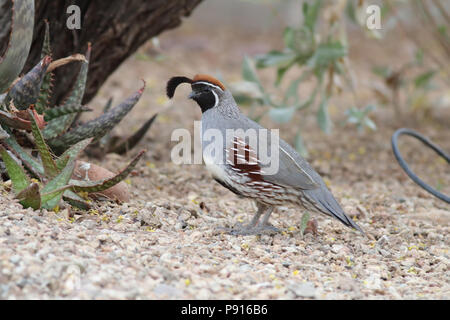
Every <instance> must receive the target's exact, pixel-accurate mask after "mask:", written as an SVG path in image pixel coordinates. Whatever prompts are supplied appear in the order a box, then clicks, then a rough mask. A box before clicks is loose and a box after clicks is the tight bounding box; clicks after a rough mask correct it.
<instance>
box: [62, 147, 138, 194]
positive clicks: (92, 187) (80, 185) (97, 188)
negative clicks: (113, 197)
mask: <svg viewBox="0 0 450 320" xmlns="http://www.w3.org/2000/svg"><path fill="white" fill-rule="evenodd" d="M144 153H145V150H142V151H141V152H139V154H138V155H137V156H136V157H135V158H134V159H133V160H132V161H131V162H130V163H129V164H128V166H126V167H125V168H124V169H123V170H122V171H121V172H119V173H118V174H116V175H115V176H113V177H111V178H107V179H103V180H99V181H79V180H73V179H72V180H70V184H71V185H72V190H73V191H75V192H80V191H84V192H88V193H92V192H101V191H104V190H106V189H109V188H111V187H113V186H115V185H116V184H118V183H119V182H120V181H122V180H123V179H125V178H126V177H127V176H128V175H129V174H130V172H131V171H132V170H133V169H134V167H135V166H136V164H137V162H138V161H139V159H140V158H141V157H142V156H143V155H144Z"/></svg>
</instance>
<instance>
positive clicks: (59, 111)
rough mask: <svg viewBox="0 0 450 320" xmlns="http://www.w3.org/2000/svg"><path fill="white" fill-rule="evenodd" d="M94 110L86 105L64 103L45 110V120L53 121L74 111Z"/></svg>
mask: <svg viewBox="0 0 450 320" xmlns="http://www.w3.org/2000/svg"><path fill="white" fill-rule="evenodd" d="M86 111H92V109H90V108H88V107H86V106H74V105H62V106H60V107H55V108H50V109H46V110H44V120H45V121H51V120H53V119H56V118H58V117H62V116H65V115H68V114H72V113H79V112H86Z"/></svg>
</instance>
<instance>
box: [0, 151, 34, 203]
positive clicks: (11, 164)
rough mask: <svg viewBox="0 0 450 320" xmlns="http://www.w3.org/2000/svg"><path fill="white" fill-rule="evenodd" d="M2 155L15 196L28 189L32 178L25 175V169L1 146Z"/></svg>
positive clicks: (0, 152)
mask: <svg viewBox="0 0 450 320" xmlns="http://www.w3.org/2000/svg"><path fill="white" fill-rule="evenodd" d="M0 154H1V155H2V159H3V163H4V164H5V167H6V171H7V172H8V175H9V178H10V179H11V182H12V186H13V190H14V193H15V194H18V193H19V192H20V191H22V190H23V189H25V188H26V187H28V186H29V185H30V183H31V180H30V178H29V177H28V176H27V174H26V173H25V170H24V169H23V167H22V166H21V165H20V164H19V163H17V161H16V159H14V158H13V157H12V156H11V155H10V154H9V152H8V151H7V150H6V149H5V148H4V147H3V146H1V145H0Z"/></svg>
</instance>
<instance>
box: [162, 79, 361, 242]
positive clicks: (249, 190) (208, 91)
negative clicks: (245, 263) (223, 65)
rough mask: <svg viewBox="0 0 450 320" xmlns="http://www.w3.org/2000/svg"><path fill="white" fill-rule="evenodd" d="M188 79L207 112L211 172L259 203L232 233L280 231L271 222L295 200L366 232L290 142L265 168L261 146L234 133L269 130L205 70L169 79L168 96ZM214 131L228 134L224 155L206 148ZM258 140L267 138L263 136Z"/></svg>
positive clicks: (280, 143) (280, 146)
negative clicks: (245, 222) (274, 163)
mask: <svg viewBox="0 0 450 320" xmlns="http://www.w3.org/2000/svg"><path fill="white" fill-rule="evenodd" d="M182 83H189V84H191V87H192V92H191V93H190V94H189V98H190V99H193V100H194V101H195V102H197V104H198V105H199V106H200V109H201V111H202V120H201V123H202V124H201V129H202V137H201V140H202V152H203V160H204V163H205V165H206V168H207V170H208V171H209V172H210V173H211V175H212V177H213V178H214V180H216V181H217V182H218V183H220V184H221V185H222V186H224V187H226V188H228V189H229V190H231V191H232V192H233V193H235V194H237V195H238V196H240V197H244V198H250V199H253V200H255V202H256V207H257V212H256V214H255V215H254V217H253V219H252V220H251V222H250V223H249V224H248V225H246V226H244V227H240V228H232V229H230V233H233V234H239V235H249V234H259V233H265V232H267V231H269V232H272V231H276V230H277V229H276V228H275V227H273V226H272V225H271V224H270V223H269V217H270V215H271V213H272V211H273V209H274V208H275V207H276V206H279V205H284V204H288V203H291V204H292V203H293V204H296V205H299V206H302V207H304V208H305V209H306V210H309V211H312V212H319V213H323V214H325V215H328V216H331V217H334V218H336V219H338V220H339V221H340V222H342V223H343V224H344V225H346V226H348V227H351V228H353V229H356V230H358V231H360V232H361V233H362V234H364V231H363V230H362V229H361V228H360V227H359V226H358V225H357V224H356V223H355V222H354V221H353V220H352V219H350V218H349V217H348V216H347V214H346V213H345V212H344V210H343V209H342V208H341V206H340V205H339V203H338V202H337V201H336V199H335V198H334V197H333V195H332V193H331V192H330V190H328V188H327V186H326V184H325V182H324V181H323V180H322V178H321V177H320V175H319V174H318V173H317V172H316V171H315V170H314V169H313V168H312V167H311V166H310V165H309V163H308V162H307V161H306V160H305V159H304V158H302V157H301V156H300V155H299V154H298V153H297V152H296V151H295V150H294V149H293V148H292V147H291V146H290V145H289V144H288V143H286V142H285V141H283V140H282V139H281V138H279V139H278V146H277V149H276V150H275V151H276V152H275V153H274V154H277V156H278V159H277V160H278V167H277V170H276V172H271V173H270V174H269V173H267V172H264V170H265V168H267V163H264V164H263V162H262V161H261V159H262V156H263V153H262V152H263V151H262V150H260V148H255V147H254V146H253V145H251V144H249V141H248V140H246V138H245V137H244V138H243V137H241V136H238V135H233V134H231V135H230V134H228V132H235V131H237V130H239V129H240V130H243V131H247V130H249V129H253V130H256V131H258V130H261V129H264V128H263V127H262V126H260V125H259V124H258V123H256V122H254V121H252V120H251V119H249V118H247V117H246V116H245V115H244V114H243V113H242V112H241V111H240V109H239V107H238V106H237V104H236V102H235V100H234V98H233V96H232V94H231V92H230V91H229V90H227V89H226V88H225V86H224V85H223V84H222V83H221V82H220V81H219V80H217V79H216V78H214V77H212V76H209V75H204V74H197V75H196V76H195V77H194V78H193V79H190V78H188V77H184V76H177V77H173V78H171V79H170V80H169V81H168V83H167V88H166V89H167V96H168V97H169V98H172V97H173V96H174V94H175V90H176V88H177V87H178V85H180V84H182ZM210 129H213V130H216V132H217V131H218V132H220V133H221V134H222V136H223V137H224V138H223V139H222V141H221V142H217V143H219V144H220V145H219V147H218V148H219V151H222V152H221V154H222V155H221V156H218V157H212V156H211V155H210V154H209V153H207V152H206V148H207V145H208V144H207V142H209V140H208V141H206V138H205V134H204V133H205V132H206V131H207V130H210ZM230 130H231V131H230ZM233 130H234V131H233ZM257 139H263V138H261V137H260V136H257ZM274 141H275V140H273V139H271V138H265V142H266V143H268V144H269V145H270V146H269V147H267V148H268V149H270V147H272V145H274V143H275V142H274ZM220 148H222V150H220ZM217 160H219V161H217ZM261 216H262V218H261Z"/></svg>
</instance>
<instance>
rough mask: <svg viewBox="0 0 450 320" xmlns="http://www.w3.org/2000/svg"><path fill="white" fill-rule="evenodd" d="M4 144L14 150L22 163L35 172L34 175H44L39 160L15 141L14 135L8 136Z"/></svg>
mask: <svg viewBox="0 0 450 320" xmlns="http://www.w3.org/2000/svg"><path fill="white" fill-rule="evenodd" d="M5 143H6V145H7V146H8V148H9V149H11V150H12V151H14V153H16V155H17V156H18V157H19V158H20V160H22V162H23V164H24V165H25V166H26V167H27V168H28V169H29V170H30V171H31V172H33V173H34V174H35V176H38V177H39V176H43V175H44V167H43V166H42V163H41V162H40V161H39V160H36V159H34V158H33V157H31V156H30V155H29V154H28V153H27V152H26V151H25V150H24V149H23V148H22V147H21V146H20V145H19V144H18V143H17V141H16V139H15V138H14V136H10V137H9V138H8V139H6V140H5Z"/></svg>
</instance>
